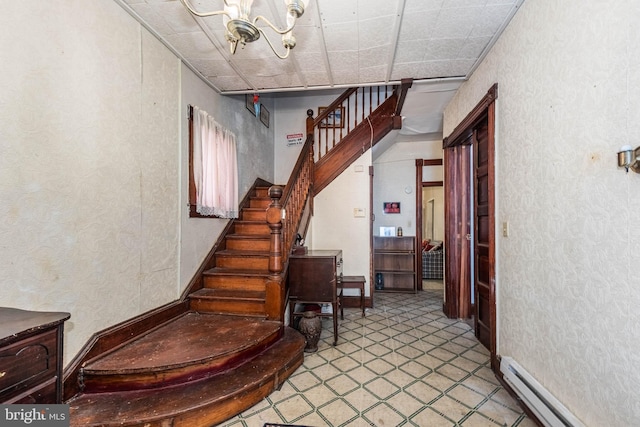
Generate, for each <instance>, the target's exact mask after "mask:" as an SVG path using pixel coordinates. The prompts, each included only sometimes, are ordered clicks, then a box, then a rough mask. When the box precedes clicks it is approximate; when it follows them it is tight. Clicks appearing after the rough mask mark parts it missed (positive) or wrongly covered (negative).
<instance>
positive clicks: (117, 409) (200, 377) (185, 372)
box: [65, 311, 305, 427]
mask: <svg viewBox="0 0 640 427" xmlns="http://www.w3.org/2000/svg"><path fill="white" fill-rule="evenodd" d="M304 346H305V340H304V337H303V336H302V335H301V334H300V333H298V332H297V331H295V330H293V329H291V328H289V327H285V326H283V325H282V323H280V322H273V321H266V320H261V319H256V318H246V317H238V316H226V315H217V314H206V313H198V312H193V311H191V312H187V313H185V314H184V315H182V316H180V317H178V318H176V319H173V320H172V321H171V322H168V323H167V324H165V325H162V326H160V327H158V328H156V329H155V330H153V331H151V332H149V333H148V334H146V335H144V336H142V337H140V338H138V339H136V340H134V341H132V342H130V343H127V344H125V345H123V346H121V347H120V348H118V349H117V350H115V351H112V352H110V353H108V354H105V355H102V356H100V357H99V358H96V359H95V360H92V361H89V362H87V363H86V364H85V366H83V368H82V371H81V374H80V382H81V384H82V386H83V391H82V392H81V393H80V394H78V395H76V396H74V397H73V398H71V399H69V400H68V401H67V402H65V403H67V404H68V405H69V408H70V419H71V425H72V426H148V427H151V426H163V427H164V426H174V427H177V426H189V427H198V426H203V427H204V426H206V427H208V426H212V425H215V424H217V423H220V422H223V421H225V420H227V419H229V418H231V417H233V416H235V415H237V414H239V413H241V412H242V411H244V410H245V409H247V408H250V407H251V406H253V405H255V404H256V403H258V402H259V401H260V400H262V399H263V398H264V397H266V396H267V395H269V394H270V393H271V392H272V391H274V390H276V389H278V388H279V387H280V385H281V384H282V383H283V382H284V381H285V380H286V379H287V378H288V377H289V376H290V375H291V374H292V373H293V372H294V371H295V370H296V369H297V368H298V367H299V366H300V365H301V364H302V362H303V358H304Z"/></svg>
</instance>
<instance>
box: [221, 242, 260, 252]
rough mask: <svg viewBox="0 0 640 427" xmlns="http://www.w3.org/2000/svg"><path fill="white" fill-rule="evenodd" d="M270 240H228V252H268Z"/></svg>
mask: <svg viewBox="0 0 640 427" xmlns="http://www.w3.org/2000/svg"><path fill="white" fill-rule="evenodd" d="M269 245H270V243H269V239H251V240H249V239H227V240H226V246H227V250H230V251H268V250H269Z"/></svg>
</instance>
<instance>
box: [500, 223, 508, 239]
mask: <svg viewBox="0 0 640 427" xmlns="http://www.w3.org/2000/svg"><path fill="white" fill-rule="evenodd" d="M502 237H509V221H505V222H503V223H502Z"/></svg>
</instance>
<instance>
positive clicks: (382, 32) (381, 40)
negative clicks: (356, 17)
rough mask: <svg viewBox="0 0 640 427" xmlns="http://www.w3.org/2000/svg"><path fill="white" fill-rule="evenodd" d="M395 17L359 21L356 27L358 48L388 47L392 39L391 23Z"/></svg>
mask: <svg viewBox="0 0 640 427" xmlns="http://www.w3.org/2000/svg"><path fill="white" fill-rule="evenodd" d="M394 20H395V16H379V17H377V18H373V19H368V20H364V21H360V24H359V25H358V47H359V48H360V49H369V48H371V47H376V46H382V45H388V44H390V43H391V40H392V39H393V29H394V27H393V23H394Z"/></svg>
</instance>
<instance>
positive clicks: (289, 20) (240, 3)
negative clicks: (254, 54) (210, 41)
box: [180, 0, 308, 59]
mask: <svg viewBox="0 0 640 427" xmlns="http://www.w3.org/2000/svg"><path fill="white" fill-rule="evenodd" d="M180 1H181V2H182V4H183V5H184V6H185V7H186V8H187V10H188V11H189V12H190V13H191V14H193V15H195V16H198V17H200V18H206V17H208V16H215V15H222V24H223V25H224V28H225V37H226V39H227V42H229V51H230V52H231V54H232V55H233V54H235V53H236V49H237V48H238V44H242V45H243V46H244V45H245V44H247V43H251V42H254V41H256V40H258V39H259V38H260V35H262V36H264V38H265V40H266V41H267V44H268V45H269V47H271V50H272V51H273V53H275V54H276V56H277V57H278V58H280V59H285V58H287V57H288V56H289V52H291V49H293V48H294V47H295V46H296V38H295V37H294V36H293V28H294V27H295V26H296V21H297V19H298V18H300V17H301V16H302V14H304V10H305V7H306V6H307V4H308V0H284V4H285V6H286V8H287V15H286V25H287V26H286V28H284V29H280V28H278V27H277V26H276V25H274V24H273V23H271V21H269V20H268V19H267V18H265V17H264V16H261V15H258V16H256V17H255V18H253V19H252V18H251V6H252V5H253V0H224V9H223V10H216V11H212V12H199V11H197V10H195V9H194V8H193V6H192V5H191V4H190V2H189V1H190V0H180ZM258 21H262V22H264V23H265V24H266V25H267V26H268V27H269V28H271V29H272V30H273V31H274V32H275V33H276V34H279V35H280V36H281V37H282V45H283V46H284V48H285V53H284V54H280V53H278V52H277V51H276V48H275V47H274V45H273V43H272V42H271V40H269V37H268V36H267V34H266V33H265V32H264V30H263V29H262V28H260V27H258V26H257V23H258Z"/></svg>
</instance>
